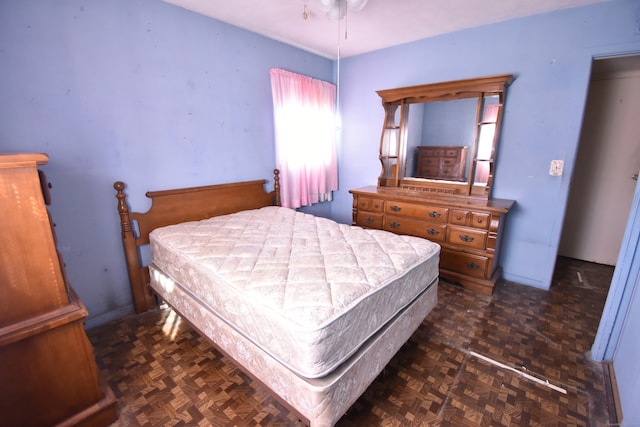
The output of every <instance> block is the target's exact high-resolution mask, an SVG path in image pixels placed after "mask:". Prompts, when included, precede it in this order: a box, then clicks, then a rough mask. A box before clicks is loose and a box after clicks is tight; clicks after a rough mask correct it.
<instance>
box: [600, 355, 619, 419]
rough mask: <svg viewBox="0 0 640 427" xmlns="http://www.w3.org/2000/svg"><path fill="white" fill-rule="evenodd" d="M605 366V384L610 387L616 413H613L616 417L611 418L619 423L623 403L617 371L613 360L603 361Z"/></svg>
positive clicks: (609, 391) (608, 392)
mask: <svg viewBox="0 0 640 427" xmlns="http://www.w3.org/2000/svg"><path fill="white" fill-rule="evenodd" d="M602 363H603V366H604V377H605V378H604V380H605V386H606V387H607V388H608V390H607V394H608V395H609V396H611V399H612V400H613V407H614V411H615V413H614V414H612V415H613V416H614V417H615V419H614V420H611V421H612V422H613V423H614V424H615V425H618V423H619V422H620V421H622V405H621V404H620V395H619V394H618V381H617V379H616V372H615V369H614V368H613V362H611V361H603V362H602Z"/></svg>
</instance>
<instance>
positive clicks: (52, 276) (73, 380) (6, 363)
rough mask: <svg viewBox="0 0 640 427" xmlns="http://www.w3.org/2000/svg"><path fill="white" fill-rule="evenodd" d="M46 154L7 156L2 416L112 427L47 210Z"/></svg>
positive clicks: (0, 325)
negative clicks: (42, 167)
mask: <svg viewBox="0 0 640 427" xmlns="http://www.w3.org/2000/svg"><path fill="white" fill-rule="evenodd" d="M47 162H48V157H47V156H46V155H44V154H13V155H0V217H1V218H2V221H1V222H0V248H1V249H0V413H1V414H2V424H3V425H7V426H52V425H61V426H71V425H73V426H107V425H110V424H112V423H113V422H114V421H115V420H116V419H117V412H116V401H115V398H114V396H113V393H112V392H111V391H110V390H109V388H108V387H106V386H105V385H102V384H101V383H100V379H99V374H98V367H97V364H96V361H95V356H94V353H93V348H92V346H91V343H90V342H89V339H88V338H87V335H86V333H85V331H84V321H85V318H86V317H87V314H88V313H87V310H86V308H85V306H84V305H83V303H82V301H81V300H80V299H79V298H78V295H77V294H76V293H75V292H74V290H73V288H72V287H71V286H70V285H69V283H68V281H67V278H66V275H65V268H64V262H63V260H62V257H61V256H60V254H59V253H58V251H57V249H56V238H55V233H54V230H53V224H52V222H51V218H50V215H49V212H48V209H47V206H46V205H47V204H48V203H50V200H51V199H50V192H49V188H50V185H49V183H48V182H47V181H46V176H45V175H44V173H43V172H41V171H39V170H38V167H39V166H41V165H45V164H46V163H47Z"/></svg>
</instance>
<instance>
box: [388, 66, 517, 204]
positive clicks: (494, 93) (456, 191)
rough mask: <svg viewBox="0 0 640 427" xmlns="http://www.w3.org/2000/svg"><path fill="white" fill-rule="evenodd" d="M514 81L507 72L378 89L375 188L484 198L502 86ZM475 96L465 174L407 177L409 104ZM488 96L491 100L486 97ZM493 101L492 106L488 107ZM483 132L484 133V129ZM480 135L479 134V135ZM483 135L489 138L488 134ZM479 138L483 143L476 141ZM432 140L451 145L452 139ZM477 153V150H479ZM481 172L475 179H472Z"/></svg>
mask: <svg viewBox="0 0 640 427" xmlns="http://www.w3.org/2000/svg"><path fill="white" fill-rule="evenodd" d="M512 81H513V76H512V75H511V74H503V75H497V76H490V77H481V78H474V79H466V80H456V81H449V82H442V83H432V84H425V85H419V86H409V87H402V88H396V89H387V90H379V91H376V93H377V94H378V95H379V96H380V98H381V99H382V105H383V107H384V110H385V118H384V124H383V127H382V136H381V138H380V162H381V164H382V172H381V173H380V176H379V177H378V186H379V187H397V188H404V189H410V190H417V191H426V192H429V193H434V194H433V195H436V194H441V195H443V196H458V197H473V198H481V199H488V198H489V197H490V195H491V186H492V184H493V177H494V173H495V167H496V153H497V148H498V141H499V138H500V128H501V125H502V116H503V110H504V100H505V91H506V88H507V87H508V86H509V84H511V82H512ZM472 98H475V99H476V100H477V102H476V107H475V123H471V126H472V127H473V128H474V129H470V130H469V132H470V133H472V134H473V136H472V140H471V143H470V144H469V149H468V150H467V149H465V150H464V151H465V152H466V151H468V153H466V155H467V156H469V160H468V161H466V164H468V166H465V168H466V169H465V170H464V171H463V172H464V175H465V176H466V179H458V180H447V179H428V178H415V177H411V176H408V175H409V174H407V173H406V167H407V158H408V153H407V137H408V133H409V132H410V131H409V128H410V123H409V121H410V115H409V107H410V106H411V105H412V104H423V103H433V102H439V101H451V100H463V99H472ZM490 100H491V101H490ZM489 105H493V107H488V106H489ZM483 131H484V132H483ZM483 134H484V135H483ZM487 136H488V137H487ZM481 137H482V138H481ZM481 139H482V140H483V142H482V144H486V146H485V147H481V146H479V144H480V141H481ZM436 145H443V146H452V145H453V144H451V143H446V142H445V143H442V144H436ZM479 154H480V155H479ZM480 175H482V176H483V178H482V181H483V182H479V181H478V180H477V178H479V177H480Z"/></svg>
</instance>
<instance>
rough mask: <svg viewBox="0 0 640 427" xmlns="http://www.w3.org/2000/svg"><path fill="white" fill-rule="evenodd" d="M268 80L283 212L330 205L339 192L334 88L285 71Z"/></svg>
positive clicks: (276, 71)
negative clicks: (321, 203)
mask: <svg viewBox="0 0 640 427" xmlns="http://www.w3.org/2000/svg"><path fill="white" fill-rule="evenodd" d="M270 74H271V90H272V94H273V111H274V124H275V138H276V167H277V168H278V169H280V191H281V201H282V206H285V207H289V208H297V207H300V206H307V205H311V204H313V203H318V202H321V201H325V200H331V191H335V190H337V189H338V161H337V155H336V114H335V111H336V106H335V103H336V86H335V85H333V84H331V83H327V82H323V81H321V80H315V79H312V78H311V77H307V76H303V75H300V74H296V73H292V72H289V71H285V70H281V69H272V70H271V72H270Z"/></svg>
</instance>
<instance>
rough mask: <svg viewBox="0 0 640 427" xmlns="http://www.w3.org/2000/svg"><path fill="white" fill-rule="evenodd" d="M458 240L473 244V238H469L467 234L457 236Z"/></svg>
mask: <svg viewBox="0 0 640 427" xmlns="http://www.w3.org/2000/svg"><path fill="white" fill-rule="evenodd" d="M458 237H459V238H460V240H462V241H463V242H467V243H469V242H473V237H471V236H469V235H468V234H461V235H459V236H458Z"/></svg>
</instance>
